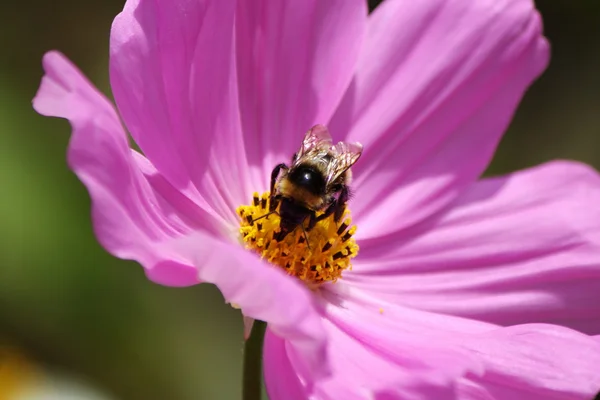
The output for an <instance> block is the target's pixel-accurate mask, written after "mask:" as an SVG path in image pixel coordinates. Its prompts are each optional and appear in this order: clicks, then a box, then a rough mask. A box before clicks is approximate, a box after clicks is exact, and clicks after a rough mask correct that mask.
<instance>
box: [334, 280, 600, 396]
mask: <svg viewBox="0 0 600 400" xmlns="http://www.w3.org/2000/svg"><path fill="white" fill-rule="evenodd" d="M348 286H349V285H348ZM336 292H337V293H342V295H340V298H341V299H342V301H341V302H340V303H339V307H330V309H329V310H328V311H329V312H328V315H329V317H330V318H331V320H332V321H333V322H334V323H336V324H337V325H338V326H340V327H343V328H342V329H343V330H344V331H345V332H346V333H348V334H351V335H353V336H354V337H357V338H360V340H361V343H362V344H363V345H364V346H365V347H367V348H370V349H372V350H374V351H375V352H378V353H380V354H385V355H386V359H388V360H398V361H400V362H399V364H401V365H410V366H411V367H413V364H412V363H411V360H416V361H412V362H413V363H414V362H416V363H424V364H425V365H429V366H430V367H431V368H432V369H434V370H436V368H437V372H438V373H445V374H446V376H447V377H451V376H454V377H455V379H454V382H455V383H456V384H457V386H456V389H457V392H458V396H457V398H460V399H473V398H475V399H505V398H506V399H581V400H586V399H590V398H591V397H592V396H593V394H594V393H595V392H596V391H597V390H598V388H600V374H598V372H597V365H599V364H598V363H599V362H600V342H599V341H597V340H596V339H594V338H593V337H589V336H587V335H584V334H582V333H579V332H577V331H574V330H571V329H567V328H564V327H560V326H553V325H545V324H527V325H518V326H512V327H508V328H501V327H497V326H495V325H492V324H488V323H483V322H478V321H474V320H468V319H464V318H459V317H454V316H449V315H443V314H434V313H430V312H424V311H419V310H415V309H410V308H408V307H403V306H399V305H397V304H393V303H387V302H386V301H385V300H383V299H381V298H380V297H379V294H378V293H377V292H371V293H369V292H363V291H361V290H357V289H356V288H352V287H351V290H349V291H348V290H346V291H343V290H342V291H340V290H337V291H336ZM378 307H380V308H381V310H380V311H379V312H378V311H377V308H378ZM357 321H360V323H357ZM415 338H416V339H415ZM402 361H403V362H402ZM332 365H333V368H332V369H333V371H335V363H334V362H332ZM411 370H413V368H411ZM400 398H403V397H402V396H400ZM430 398H445V397H443V396H442V397H430Z"/></svg>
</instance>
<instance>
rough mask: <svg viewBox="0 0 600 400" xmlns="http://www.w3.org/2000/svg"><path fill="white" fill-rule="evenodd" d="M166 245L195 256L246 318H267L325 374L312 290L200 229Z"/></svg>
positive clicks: (204, 275) (206, 277)
mask: <svg viewBox="0 0 600 400" xmlns="http://www.w3.org/2000/svg"><path fill="white" fill-rule="evenodd" d="M168 247H169V248H170V249H172V251H173V252H175V253H178V254H181V255H183V256H185V257H186V258H187V259H189V260H192V265H195V266H196V268H197V269H198V277H199V278H200V279H201V280H202V281H203V282H208V283H213V284H215V285H216V286H217V287H218V288H219V290H220V291H221V293H223V296H224V297H225V300H226V301H227V302H228V303H231V304H232V305H233V306H234V307H236V308H240V309H241V310H242V312H243V314H244V315H245V316H246V317H250V318H253V319H258V320H261V321H265V322H267V323H268V326H269V329H270V330H272V331H273V332H274V333H276V334H277V335H279V336H281V337H283V338H286V339H287V340H289V341H290V342H291V343H292V344H293V347H294V349H296V350H297V351H300V352H302V353H303V354H305V355H306V357H305V358H304V359H303V362H304V364H303V366H304V367H306V368H309V369H310V370H312V371H314V372H315V373H316V374H322V375H325V374H327V371H328V368H329V366H328V360H327V358H326V356H325V353H324V352H325V348H326V344H327V336H326V335H325V332H324V329H323V326H322V322H321V318H320V315H319V313H318V311H317V308H316V306H315V304H314V299H313V297H312V294H311V292H310V291H309V290H308V289H307V288H306V287H305V286H304V285H303V284H302V283H301V282H300V280H298V279H296V278H294V277H291V276H288V275H287V274H286V273H285V272H284V271H283V269H281V268H279V267H276V266H273V265H271V264H267V263H266V262H264V261H262V260H261V259H260V258H259V257H258V256H257V255H256V254H255V253H253V252H251V251H248V250H245V249H243V248H242V247H241V246H239V245H235V244H232V243H231V242H229V241H222V240H218V239H216V238H215V237H214V235H210V234H207V233H205V232H202V231H198V232H196V233H194V234H192V235H190V236H188V237H183V238H181V239H175V240H173V241H172V242H171V243H169V245H168Z"/></svg>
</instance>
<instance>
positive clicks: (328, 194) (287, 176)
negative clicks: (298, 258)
mask: <svg viewBox="0 0 600 400" xmlns="http://www.w3.org/2000/svg"><path fill="white" fill-rule="evenodd" d="M362 149H363V147H362V145H361V144H360V143H344V142H339V143H338V144H336V145H333V143H332V140H331V135H330V134H329V131H328V130H327V128H326V127H325V126H323V125H315V126H314V127H312V128H311V129H310V130H309V131H308V132H307V133H306V135H305V136H304V140H303V141H302V146H301V148H300V150H299V151H298V152H297V153H296V154H294V156H293V157H292V162H291V164H290V166H287V165H286V164H278V165H277V166H276V167H275V168H274V169H273V172H272V173H271V186H270V189H271V191H270V193H271V194H270V202H269V204H270V206H269V214H272V213H277V214H279V216H280V218H281V221H280V224H279V225H280V230H279V231H278V232H276V233H275V234H274V236H273V238H274V239H275V240H276V241H278V242H279V241H281V240H283V239H284V238H285V237H286V236H287V235H288V234H289V233H291V232H293V231H294V230H295V229H296V228H297V227H298V226H300V227H301V228H302V229H303V231H304V237H305V239H306V238H307V236H306V232H308V231H310V230H311V229H312V228H313V227H314V226H315V224H316V223H317V222H319V221H321V220H324V219H325V218H328V217H329V216H331V215H332V214H333V215H334V219H335V220H336V221H339V220H340V219H341V218H342V215H343V214H344V210H345V208H346V203H347V202H348V200H349V198H350V189H349V187H348V185H349V184H350V180H351V172H350V167H351V166H352V165H354V163H356V161H358V159H359V158H360V155H361V154H362ZM269 214H267V215H269ZM265 216H266V215H265ZM261 218H262V217H261ZM305 222H307V224H306V227H305ZM307 244H308V240H307Z"/></svg>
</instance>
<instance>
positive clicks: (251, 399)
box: [242, 321, 267, 400]
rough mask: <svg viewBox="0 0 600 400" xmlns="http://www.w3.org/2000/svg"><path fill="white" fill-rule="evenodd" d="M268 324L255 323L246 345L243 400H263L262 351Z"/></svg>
mask: <svg viewBox="0 0 600 400" xmlns="http://www.w3.org/2000/svg"><path fill="white" fill-rule="evenodd" d="M266 328H267V324H266V323H265V322H263V321H255V322H254V326H253V328H252V334H251V335H250V338H248V340H246V344H245V345H244V381H243V392H242V399H243V400H261V399H262V397H261V396H262V350H263V340H264V337H265V330H266Z"/></svg>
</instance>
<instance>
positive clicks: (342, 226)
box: [337, 222, 348, 236]
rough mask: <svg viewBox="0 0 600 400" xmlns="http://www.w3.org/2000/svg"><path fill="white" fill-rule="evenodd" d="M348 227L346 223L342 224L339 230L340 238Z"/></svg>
mask: <svg viewBox="0 0 600 400" xmlns="http://www.w3.org/2000/svg"><path fill="white" fill-rule="evenodd" d="M347 227H348V225H347V224H346V223H345V222H342V224H341V225H340V227H339V228H338V230H337V234H338V236H339V235H341V234H342V233H343V232H344V231H345V230H346V228H347Z"/></svg>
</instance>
